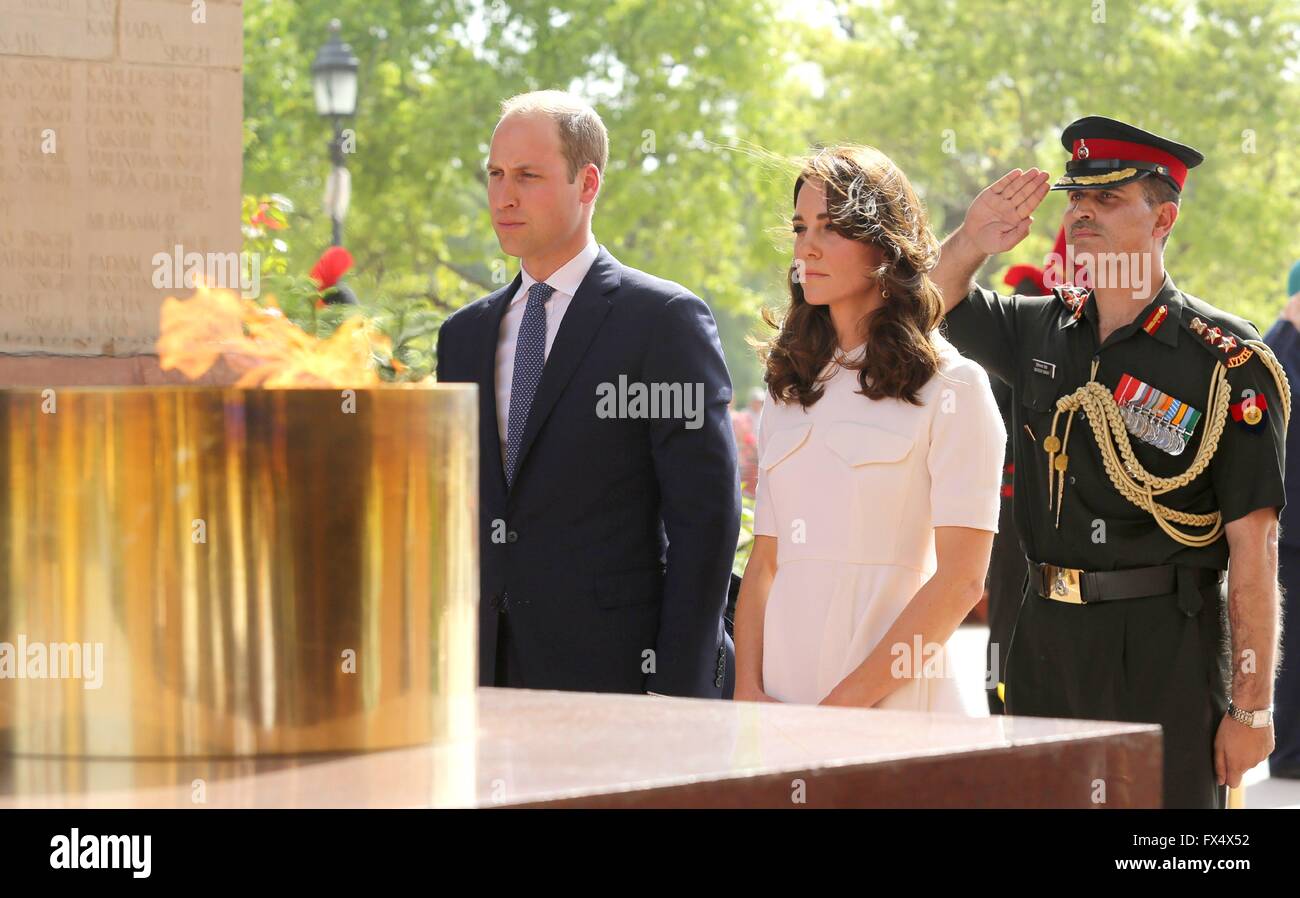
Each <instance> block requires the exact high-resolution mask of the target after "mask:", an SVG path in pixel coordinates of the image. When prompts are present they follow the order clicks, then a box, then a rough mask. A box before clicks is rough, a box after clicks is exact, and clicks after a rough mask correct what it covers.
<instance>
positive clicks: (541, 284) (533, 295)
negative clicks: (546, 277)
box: [528, 281, 555, 303]
mask: <svg viewBox="0 0 1300 898" xmlns="http://www.w3.org/2000/svg"><path fill="white" fill-rule="evenodd" d="M554 292H555V288H554V287H552V286H551V285H550V284H548V283H546V282H545V281H538V282H537V283H535V284H533V285H532V286H531V287H529V288H528V301H529V302H540V303H545V302H546V301H547V300H548V299H550V298H551V294H553V293H554Z"/></svg>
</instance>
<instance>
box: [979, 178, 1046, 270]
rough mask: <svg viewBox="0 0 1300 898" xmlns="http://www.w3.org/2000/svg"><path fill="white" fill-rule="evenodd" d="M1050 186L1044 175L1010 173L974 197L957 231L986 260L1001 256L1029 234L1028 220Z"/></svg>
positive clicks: (1030, 221) (1030, 220)
mask: <svg viewBox="0 0 1300 898" xmlns="http://www.w3.org/2000/svg"><path fill="white" fill-rule="evenodd" d="M1050 186H1051V185H1049V184H1048V175H1047V172H1045V171H1040V170H1039V169H1036V168H1031V169H1029V170H1028V171H1021V170H1020V169H1018V168H1017V169H1012V170H1011V171H1009V172H1007V173H1006V174H1005V175H1003V176H1002V177H1000V178H998V179H997V180H996V181H994V182H993V183H992V184H990V185H989V186H988V187H985V188H984V190H983V191H982V192H981V193H980V195H979V196H977V197H975V202H973V203H971V204H970V208H969V209H968V210H967V211H966V218H965V220H964V221H963V222H962V225H961V230H962V231H963V233H964V235H965V237H966V239H967V240H969V241H970V243H971V244H972V245H973V246H974V247H975V248H976V249H978V250H979V251H980V252H981V253H982V254H984V255H986V256H993V255H997V254H998V253H1004V252H1006V251H1007V250H1009V249H1011V248H1012V247H1014V246H1015V245H1016V244H1018V243H1019V242H1020V241H1021V240H1024V239H1025V237H1026V236H1027V235H1028V234H1029V226H1030V225H1032V224H1033V223H1034V219H1033V218H1032V217H1031V216H1032V215H1033V212H1034V210H1035V209H1037V208H1038V204H1039V203H1041V202H1042V201H1043V197H1045V196H1047V191H1048V189H1049V188H1050Z"/></svg>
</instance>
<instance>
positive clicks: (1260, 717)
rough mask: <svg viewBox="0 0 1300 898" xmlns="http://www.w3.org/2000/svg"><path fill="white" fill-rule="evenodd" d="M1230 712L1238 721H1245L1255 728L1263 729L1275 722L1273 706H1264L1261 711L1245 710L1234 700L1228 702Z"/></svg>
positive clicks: (1247, 724)
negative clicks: (1235, 703)
mask: <svg viewBox="0 0 1300 898" xmlns="http://www.w3.org/2000/svg"><path fill="white" fill-rule="evenodd" d="M1228 713H1229V714H1231V715H1232V719H1233V720H1235V721H1237V723H1244V724H1245V725H1246V726H1248V727H1250V728H1251V729H1254V730H1259V729H1263V728H1264V727H1266V726H1268V725H1269V724H1270V723H1272V722H1273V709H1272V708H1271V707H1268V708H1262V709H1260V710H1259V711H1243V710H1241V709H1240V708H1238V707H1237V706H1236V705H1234V704H1233V703H1232V702H1228Z"/></svg>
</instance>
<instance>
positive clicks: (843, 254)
mask: <svg viewBox="0 0 1300 898" xmlns="http://www.w3.org/2000/svg"><path fill="white" fill-rule="evenodd" d="M792 223H793V227H794V280H795V283H797V284H800V285H801V286H802V287H803V295H804V299H805V300H807V301H808V304H809V305H814V306H828V305H834V304H835V303H840V302H845V301H848V302H856V303H861V304H863V305H864V306H865V305H867V304H869V303H870V301H871V298H872V294H874V292H875V291H874V290H872V289H871V287H872V284H873V283H874V278H872V277H871V272H872V271H873V270H874V269H875V268H876V267H877V266H878V265H879V264H880V260H881V251H880V249H879V248H878V247H875V246H868V245H867V244H865V243H861V242H859V241H857V240H852V239H850V238H848V237H845V236H844V235H843V234H840V233H839V232H837V231H836V230H835V228H834V226H833V225H832V224H831V222H830V218H829V215H828V214H827V212H826V193H825V188H824V186H823V184H822V182H821V181H816V180H809V181H805V182H804V184H803V186H802V187H800V188H799V196H798V198H797V199H796V201H795V207H794V218H793V219H792Z"/></svg>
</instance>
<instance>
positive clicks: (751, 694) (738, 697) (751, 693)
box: [732, 683, 780, 703]
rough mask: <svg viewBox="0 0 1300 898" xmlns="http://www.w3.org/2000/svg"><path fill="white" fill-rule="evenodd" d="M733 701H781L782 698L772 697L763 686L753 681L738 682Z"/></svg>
mask: <svg viewBox="0 0 1300 898" xmlns="http://www.w3.org/2000/svg"><path fill="white" fill-rule="evenodd" d="M732 701H737V702H778V703H779V702H780V699H775V698H772V696H770V695H768V694H767V693H766V692H764V691H763V690H762V688H761V687H759V686H756V685H754V684H753V683H746V684H740V683H737V684H736V694H735V695H733V696H732Z"/></svg>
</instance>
